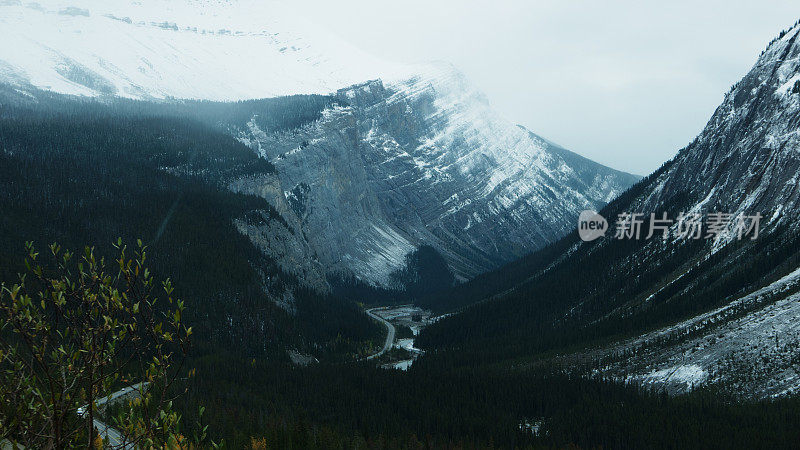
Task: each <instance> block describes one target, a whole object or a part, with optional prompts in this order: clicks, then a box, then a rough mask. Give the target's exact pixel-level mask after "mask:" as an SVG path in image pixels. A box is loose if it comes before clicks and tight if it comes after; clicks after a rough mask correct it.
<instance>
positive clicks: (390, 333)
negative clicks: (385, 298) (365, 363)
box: [365, 307, 395, 359]
mask: <svg viewBox="0 0 800 450" xmlns="http://www.w3.org/2000/svg"><path fill="white" fill-rule="evenodd" d="M380 309H386V308H385V307H380V308H372V309H368V310H367V315H368V316H370V317H372V318H373V319H375V320H377V321H379V322H382V323H383V324H384V325H386V330H387V333H386V342H384V343H383V348H382V349H381V351H379V352H378V353H374V354H372V355H370V356H367V357H366V358H365V359H375V358H379V357H380V356H381V355H383V354H384V353H386V352H388V351H389V350H391V348H392V345H393V344H394V331H395V330H394V325H392V324H391V323H389V321H388V320H386V319H384V318H383V317H381V316H379V315H377V314H375V312H374V311H377V310H380Z"/></svg>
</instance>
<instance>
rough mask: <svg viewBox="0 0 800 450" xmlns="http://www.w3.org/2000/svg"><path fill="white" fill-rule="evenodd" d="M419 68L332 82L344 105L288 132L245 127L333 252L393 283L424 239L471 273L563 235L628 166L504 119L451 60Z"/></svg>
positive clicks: (322, 246)
mask: <svg viewBox="0 0 800 450" xmlns="http://www.w3.org/2000/svg"><path fill="white" fill-rule="evenodd" d="M418 73H419V74H418V75H417V76H415V77H413V78H411V79H408V80H403V81H398V82H393V83H383V82H381V81H379V80H378V81H370V82H367V83H363V84H360V85H355V86H352V87H348V88H345V89H341V90H339V91H338V92H337V94H336V98H337V100H338V101H340V105H346V106H335V107H332V108H330V109H328V110H326V111H324V114H323V118H322V119H321V120H320V121H318V122H316V123H313V124H311V125H309V126H306V127H304V128H302V129H300V130H297V131H296V132H294V133H291V134H286V133H269V132H268V130H266V132H265V130H261V129H259V128H258V127H257V126H255V125H254V124H250V125H251V126H250V127H249V128H248V129H246V130H242V132H241V139H242V140H243V141H244V142H247V143H248V144H249V145H251V146H252V147H253V148H254V149H256V150H258V151H259V152H260V153H261V154H262V155H264V156H265V157H266V158H268V159H269V160H270V161H271V162H272V163H273V164H275V165H276V167H277V168H278V172H279V174H280V177H281V181H282V182H283V185H284V187H285V189H287V192H286V196H287V198H290V199H291V202H292V204H293V205H294V207H295V211H296V212H297V214H298V215H299V216H300V219H301V220H302V221H303V223H304V224H305V227H306V230H307V231H308V236H309V239H310V240H311V241H312V243H313V244H314V245H313V246H314V247H315V248H316V249H317V250H318V254H319V256H320V258H321V260H322V261H324V263H325V264H326V265H328V266H331V267H336V268H342V269H349V270H351V271H353V272H354V273H355V274H356V275H357V276H359V277H361V278H363V279H366V280H370V281H378V282H380V283H382V284H388V282H389V275H390V274H391V273H392V272H393V271H394V270H397V269H399V268H401V267H402V266H403V264H404V257H405V255H406V254H407V253H408V252H410V251H412V250H413V249H414V248H416V247H417V246H419V245H421V244H429V245H433V246H434V247H435V248H437V249H439V251H440V252H441V253H442V254H443V255H444V256H445V259H446V260H448V262H449V263H450V265H451V267H452V268H453V269H454V270H455V272H456V274H457V275H459V276H461V277H463V278H467V277H472V276H475V275H477V274H478V273H481V272H484V271H486V270H489V269H492V268H494V267H497V266H498V265H500V264H501V263H503V262H507V261H510V260H512V259H514V258H516V257H519V256H522V255H523V254H525V253H527V252H530V251H531V250H533V249H536V248H538V247H541V246H543V245H545V244H547V243H548V242H551V241H553V240H555V239H557V238H559V237H560V236H561V235H563V234H564V233H566V232H567V231H568V230H569V229H570V227H571V226H572V224H573V223H574V220H575V218H576V217H577V214H578V212H579V211H581V210H583V209H585V208H598V207H601V206H602V205H604V204H605V203H606V202H607V201H609V200H611V199H612V198H614V197H615V196H617V195H618V194H619V193H621V192H622V191H624V190H625V189H626V188H627V187H628V186H630V185H631V184H632V183H633V182H634V181H635V180H636V179H637V177H635V176H632V175H628V174H625V173H622V172H618V171H615V170H612V169H609V168H607V167H604V166H601V165H599V164H597V163H594V162H591V161H589V160H586V159H584V158H581V157H580V156H578V155H575V154H574V153H571V152H569V151H567V150H564V149H562V148H560V147H557V146H555V145H553V144H550V143H548V142H547V141H545V140H544V139H542V138H540V137H538V136H536V135H535V134H533V133H531V132H529V131H527V130H525V129H524V128H522V127H519V126H516V125H514V124H512V123H510V122H508V121H506V120H505V119H503V118H502V117H500V116H499V115H498V114H497V113H495V112H494V111H493V110H492V109H491V108H490V107H489V105H488V103H487V102H486V100H485V98H484V97H483V96H482V95H481V94H480V93H479V92H477V91H476V90H475V89H474V88H472V87H471V86H470V85H469V83H467V81H466V80H465V79H464V77H463V76H462V75H461V74H460V73H459V72H458V71H456V70H455V69H453V68H452V67H450V66H447V65H439V66H429V67H425V68H420V71H419V72H418Z"/></svg>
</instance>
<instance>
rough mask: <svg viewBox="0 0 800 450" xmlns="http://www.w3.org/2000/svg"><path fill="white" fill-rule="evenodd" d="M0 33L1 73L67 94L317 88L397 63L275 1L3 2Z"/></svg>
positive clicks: (191, 94) (231, 93)
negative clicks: (323, 29) (325, 30)
mask: <svg viewBox="0 0 800 450" xmlns="http://www.w3.org/2000/svg"><path fill="white" fill-rule="evenodd" d="M0 33H1V34H2V41H3V44H2V45H1V46H0V76H2V78H3V79H5V80H8V81H15V82H17V83H19V84H25V83H30V84H33V85H34V86H37V87H40V88H44V89H48V90H53V91H56V92H60V93H66V94H77V95H91V96H97V95H115V96H122V97H130V98H142V99H149V98H154V99H162V98H165V97H174V98H196V99H208V100H222V101H225V100H239V99H249V98H265V97H275V96H280V95H289V94H307V93H318V94H323V93H328V92H332V91H335V90H336V89H339V88H341V87H344V86H347V85H350V84H354V83H358V82H362V81H364V80H368V79H372V78H376V77H378V76H389V75H390V74H391V73H392V71H393V70H399V68H398V67H397V66H393V65H391V64H388V63H385V62H382V61H379V60H377V59H376V58H374V57H371V56H370V55H367V54H365V53H363V52H361V51H360V50H358V49H357V48H355V47H353V46H351V45H349V44H347V43H345V42H344V41H342V40H340V39H338V38H337V37H336V36H334V35H331V34H328V33H322V32H321V31H319V28H318V27H315V26H314V25H313V24H310V23H307V22H305V21H303V20H302V19H301V18H299V17H298V15H297V14H296V13H295V12H294V11H293V10H292V9H291V8H290V7H288V6H286V5H285V4H283V3H280V2H274V1H259V0H232V1H225V0H145V1H132V0H122V1H99V0H68V1H61V0H55V1H39V2H27V1H17V0H3V1H1V2H0Z"/></svg>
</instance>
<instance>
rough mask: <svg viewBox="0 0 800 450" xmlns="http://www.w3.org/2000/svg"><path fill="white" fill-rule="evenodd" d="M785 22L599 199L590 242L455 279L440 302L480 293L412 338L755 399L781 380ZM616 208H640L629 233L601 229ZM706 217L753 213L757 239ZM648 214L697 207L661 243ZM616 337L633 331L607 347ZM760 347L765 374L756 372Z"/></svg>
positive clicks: (795, 106)
mask: <svg viewBox="0 0 800 450" xmlns="http://www.w3.org/2000/svg"><path fill="white" fill-rule="evenodd" d="M798 33H800V27H798V26H797V25H795V26H794V27H792V28H791V29H789V30H788V31H785V32H783V33H781V35H780V37H779V38H777V39H775V40H774V41H773V42H772V43H770V45H769V46H768V48H767V49H766V50H765V51H764V52H763V54H762V55H761V56H760V57H759V59H758V61H757V63H756V64H755V66H754V67H753V68H752V70H751V71H750V72H749V73H748V74H747V75H746V76H745V77H744V78H743V79H742V80H741V81H740V82H739V83H737V84H736V85H735V86H734V87H733V88H732V89H731V91H730V92H729V93H728V94H727V95H726V96H725V100H724V102H723V104H722V105H721V106H720V107H719V108H717V110H716V111H715V113H714V115H713V116H712V118H711V120H710V121H709V122H708V125H707V126H706V128H705V129H704V130H703V132H702V133H701V134H700V135H699V136H698V137H697V139H695V141H694V142H692V143H691V144H690V145H688V146H687V147H686V148H684V149H682V150H681V151H680V152H679V153H678V155H677V156H676V157H675V158H674V159H673V160H671V161H669V162H667V163H665V164H664V166H662V167H661V168H660V169H659V170H658V171H656V172H655V173H653V174H652V175H650V176H648V177H647V178H645V179H644V180H642V181H641V182H640V183H638V184H637V185H635V186H634V187H633V188H631V189H630V190H629V191H627V192H625V193H624V194H622V195H621V196H620V197H619V198H617V199H616V200H614V201H613V202H611V203H610V204H609V205H608V206H607V207H606V208H604V209H602V210H601V212H600V213H601V214H602V215H603V216H604V217H606V218H607V219H608V221H609V223H610V224H611V230H610V231H609V232H608V233H607V234H606V237H605V238H601V239H599V240H597V241H593V242H582V241H581V240H580V239H578V236H577V233H573V234H571V235H570V236H568V237H566V238H565V239H563V240H562V241H561V242H559V243H557V244H554V245H553V246H551V247H549V248H547V249H545V250H543V251H541V252H538V253H534V254H532V255H530V256H528V257H526V258H524V259H522V260H520V261H517V262H515V263H512V264H509V265H508V266H506V267H505V268H504V269H501V270H499V271H497V272H494V273H492V274H487V275H486V276H484V277H481V278H479V279H477V280H476V281H475V282H473V283H470V284H467V285H464V286H461V287H459V288H457V290H456V291H455V292H453V293H450V294H449V295H448V296H447V298H448V299H450V300H449V301H450V303H449V305H450V307H451V308H459V307H461V306H464V305H465V304H467V303H468V302H471V301H480V303H479V304H477V305H475V306H472V307H468V308H466V309H465V310H464V311H463V312H462V313H460V314H457V315H454V316H452V317H450V318H448V319H446V320H443V321H441V322H440V323H438V324H437V325H436V326H434V327H431V328H429V329H428V330H426V332H425V334H424V336H423V337H422V338H421V339H420V342H422V343H424V345H427V346H428V348H429V349H441V350H442V351H444V350H445V349H447V351H448V352H451V353H460V351H462V350H463V351H465V352H467V353H470V352H472V351H473V350H474V352H476V353H477V354H478V355H480V356H476V357H479V358H482V359H490V360H502V359H505V358H517V357H530V356H532V355H537V354H542V353H543V352H549V354H552V352H553V351H557V352H558V353H560V354H562V355H564V354H571V353H573V352H575V351H578V353H577V354H574V356H573V358H572V359H570V361H571V362H572V363H578V362H580V363H586V364H587V365H588V366H590V367H591V366H594V367H597V366H598V365H600V364H601V361H602V364H603V366H604V367H605V366H606V365H609V364H610V366H608V367H613V369H609V371H610V372H611V373H613V374H615V376H621V377H625V376H633V377H635V378H637V379H641V380H643V381H645V382H664V381H666V382H668V384H675V385H677V387H682V388H686V387H690V386H692V385H696V384H698V383H702V382H706V381H721V382H726V381H727V382H730V383H739V384H741V385H742V386H743V389H745V388H746V390H744V391H742V392H744V393H745V394H752V395H757V396H761V395H772V394H776V393H778V394H779V393H785V392H788V390H790V389H792V388H793V387H794V386H795V385H796V383H797V379H798V378H797V374H796V373H795V371H794V368H793V367H794V359H793V357H792V356H791V355H792V354H793V350H791V349H793V348H795V347H796V346H797V343H798V339H800V335H798V333H797V331H796V330H795V329H794V326H793V325H792V323H794V321H795V319H794V318H795V317H796V311H795V309H794V300H793V299H794V297H792V296H791V295H792V294H793V293H794V292H795V290H796V287H795V286H796V284H795V281H794V279H795V277H794V276H792V275H790V274H792V273H793V272H794V271H795V270H796V269H797V268H798V267H800V253H798V251H799V250H800V240H798V238H797V236H798V233H797V229H798V221H797V219H796V217H797V211H798V207H800V205H798V190H797V169H798V167H800V153H799V149H800V137H798V133H797V130H798V124H800V70H799V69H800V62H799V61H798V56H800V42H798ZM625 212H628V213H643V214H644V218H645V221H644V223H643V226H642V229H643V230H644V233H643V235H642V239H639V240H636V239H615V238H614V232H615V230H614V226H615V221H616V220H617V218H618V216H619V214H621V213H625ZM714 212H723V213H730V214H732V216H733V217H734V218H735V217H736V216H738V215H740V214H743V215H747V216H752V215H756V214H761V215H762V216H763V218H762V219H761V222H760V235H759V236H758V238H757V239H755V240H753V239H751V237H752V235H751V236H748V237H746V238H745V239H741V240H740V239H738V233H737V230H736V228H735V226H736V220H731V221H730V223H729V224H728V226H727V227H724V229H723V230H721V232H720V233H710V230H709V227H708V225H709V223H708V221H707V218H708V217H707V216H708V214H710V213H714ZM651 213H656V214H657V216H656V217H658V218H660V217H662V216H661V215H662V214H663V213H666V214H667V217H669V218H672V219H675V218H677V217H679V215H680V214H681V213H700V214H703V215H704V217H705V219H706V221H705V222H704V224H703V229H702V235H703V238H701V239H690V238H687V239H678V238H676V237H675V234H674V231H675V230H676V228H677V226H678V225H677V223H673V224H672V229H671V231H672V232H673V233H672V235H671V237H670V238H669V239H666V240H665V239H661V233H660V232H657V235H656V237H655V238H651V239H649V240H646V239H644V236H645V235H646V234H647V231H648V228H649V226H650V214H651ZM709 234H711V236H710V237H709V238H706V236H708V235H709ZM787 275H788V278H783V277H785V276H787ZM778 280H781V281H779V282H778V283H777V284H773V283H775V282H776V281H778ZM757 290H760V291H758V293H757V294H753V295H750V296H748V294H751V293H753V292H754V291H757ZM443 301H448V300H443ZM430 303H431V304H436V303H437V299H431V300H430ZM720 308H721V309H720ZM776 308H778V309H776ZM787 308H789V309H787ZM704 313H706V315H702V316H701V314H704ZM683 320H689V322H685V323H684V324H683V325H678V326H676V327H674V328H664V329H662V330H661V331H659V332H658V333H656V334H654V335H647V336H646V337H644V338H640V339H639V338H636V336H638V335H640V334H642V333H644V332H647V331H650V330H656V329H659V328H660V327H665V326H670V325H672V324H675V323H677V322H680V321H683ZM754 323H761V326H760V327H759V328H758V329H754V328H752V324H754ZM625 337H630V338H631V339H633V340H632V341H628V342H626V343H625V344H619V345H617V344H610V342H614V341H616V340H618V339H620V338H625ZM689 339H690V340H691V344H690V345H686V343H687V342H689V341H687V340H689ZM655 347H659V348H663V347H666V348H667V350H663V349H662V350H658V351H656V350H655V349H654V348H655ZM710 347H713V349H712V350H708V349H709V348H710ZM589 348H597V349H596V350H592V351H587V350H588V349H589ZM703 349H706V351H705V352H704V353H702V352H701V353H698V354H697V355H695V356H691V355H693V354H695V353H696V352H698V351H699V350H703ZM618 358H626V360H625V361H624V362H619V361H617V359H618ZM760 358H767V359H769V361H770V369H768V370H761V369H759V368H758V367H757V365H756V364H755V361H756V360H760ZM615 361H616V362H615ZM608 367H607V368H608Z"/></svg>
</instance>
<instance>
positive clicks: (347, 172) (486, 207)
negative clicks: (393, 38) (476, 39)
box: [0, 0, 638, 290]
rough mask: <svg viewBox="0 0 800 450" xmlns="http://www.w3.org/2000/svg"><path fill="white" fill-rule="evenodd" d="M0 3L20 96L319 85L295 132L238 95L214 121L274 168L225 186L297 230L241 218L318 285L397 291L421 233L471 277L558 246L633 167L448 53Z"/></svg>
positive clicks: (283, 25)
mask: <svg viewBox="0 0 800 450" xmlns="http://www.w3.org/2000/svg"><path fill="white" fill-rule="evenodd" d="M0 9H1V11H2V14H0V27H1V29H2V31H0V33H2V36H3V38H4V42H5V43H4V45H3V46H2V48H0V79H2V81H3V82H5V83H6V84H8V85H10V86H13V88H14V89H17V90H18V91H21V92H28V91H33V90H35V89H44V90H49V91H54V92H57V93H62V94H69V95H76V96H88V97H94V98H97V99H98V100H100V101H103V102H107V101H109V100H110V99H114V98H130V99H137V100H145V101H155V102H160V103H164V102H167V103H170V102H177V103H180V102H182V101H184V100H186V99H201V100H215V101H231V100H242V99H256V98H262V97H275V96H283V95H290V94H324V95H326V96H328V97H329V99H330V101H329V102H328V103H327V104H326V106H325V107H324V108H323V110H321V111H320V112H319V118H318V119H317V120H314V121H312V122H310V123H307V124H304V125H303V126H301V127H298V128H294V129H291V130H290V131H288V132H287V131H286V130H285V129H282V128H281V129H277V128H270V127H269V125H268V124H267V125H264V124H263V123H261V122H260V121H259V118H258V111H255V110H251V109H247V108H246V107H241V108H240V109H239V110H238V111H239V112H240V113H241V112H242V111H245V112H247V113H248V114H251V115H250V116H242V114H239V113H237V114H236V119H233V118H231V117H230V116H220V117H218V118H216V120H215V122H216V125H218V126H220V127H222V128H223V129H224V130H225V131H226V132H228V133H229V134H231V135H232V136H234V137H235V138H236V139H239V140H240V141H241V142H244V143H246V144H247V145H249V146H250V147H251V148H252V149H253V150H254V151H257V152H258V153H259V154H260V155H261V156H263V157H264V158H266V159H268V160H269V161H270V162H271V163H273V164H274V165H275V166H276V167H277V169H278V170H277V175H272V174H270V175H266V176H263V177H260V178H259V177H253V178H252V179H250V180H236V181H235V182H234V181H232V182H231V186H230V187H231V189H234V190H236V191H237V192H247V193H252V194H256V195H261V196H263V197H264V198H266V199H267V200H268V201H269V202H270V203H271V204H272V205H273V206H274V207H275V208H276V209H277V210H278V211H280V213H281V214H282V215H283V216H284V219H285V220H286V222H287V223H288V224H291V226H292V227H293V229H295V230H296V231H298V233H296V234H294V235H292V236H293V237H292V238H290V240H291V241H293V243H292V244H290V245H289V244H287V243H286V242H287V241H286V240H285V239H284V240H280V242H278V241H276V240H275V239H274V238H271V237H270V233H273V232H274V230H271V229H270V227H268V226H255V225H251V226H247V225H243V224H241V223H240V224H239V229H240V231H241V232H242V233H244V234H246V235H247V236H248V237H250V238H251V240H252V241H253V242H254V243H255V244H256V245H257V246H258V247H259V248H261V249H262V250H263V251H264V252H266V253H267V254H271V255H273V256H275V257H277V258H278V259H279V260H281V261H282V262H283V265H284V267H285V268H286V270H289V271H294V272H296V273H297V274H299V275H301V278H302V279H304V280H306V281H307V282H308V283H309V285H310V286H313V287H315V288H318V289H322V290H326V289H328V285H327V281H326V280H327V279H328V278H330V277H332V276H333V277H340V276H341V277H355V278H356V279H359V280H362V281H364V282H366V283H368V284H375V285H380V286H385V287H398V286H399V285H398V283H397V281H396V279H395V277H394V274H395V273H396V272H397V271H399V270H402V269H403V267H404V266H405V262H406V255H408V254H409V253H410V252H412V251H414V249H416V248H419V247H420V246H422V245H430V246H432V247H433V248H435V249H436V250H437V251H438V252H439V253H440V254H441V255H442V256H444V259H445V261H446V262H447V264H448V266H449V268H450V270H451V271H452V272H454V274H455V275H456V277H457V279H460V280H462V281H463V280H466V279H469V278H471V277H474V276H475V275H478V274H480V273H482V272H485V271H487V270H490V269H494V268H497V267H499V266H500V265H501V264H503V263H506V262H509V261H512V260H513V259H515V258H518V257H520V256H523V255H525V254H527V253H528V252H530V251H533V250H536V249H538V248H541V247H542V246H544V245H546V244H548V243H550V242H553V241H554V240H556V239H558V238H559V237H561V236H563V235H564V234H565V233H566V232H567V231H569V229H570V227H571V226H572V225H573V223H574V222H575V220H576V218H577V216H578V213H579V212H580V211H581V210H583V209H587V208H589V209H597V208H600V207H602V206H603V205H604V204H605V203H606V202H608V201H609V200H611V199H613V198H614V197H616V196H617V195H619V194H620V193H621V192H623V191H624V190H625V189H627V188H628V187H629V186H630V185H632V184H633V183H634V182H635V181H636V180H637V179H638V177H636V176H633V175H630V174H626V173H623V172H619V171H615V170H612V169H609V168H607V167H604V166H602V165H600V164H597V163H594V162H592V161H590V160H588V159H585V158H582V157H579V156H578V155H575V154H574V153H571V152H569V151H567V150H565V149H562V148H560V147H558V146H556V145H553V144H551V143H549V142H548V141H546V140H545V139H543V138H541V137H539V136H537V135H535V134H533V133H530V132H528V131H527V130H525V129H522V128H521V127H518V126H516V125H514V124H513V123H511V122H509V121H507V120H505V119H504V118H502V117H501V116H500V115H499V114H497V113H496V112H495V111H494V110H492V108H491V107H490V106H489V104H488V102H487V101H486V99H485V98H484V97H483V95H482V94H481V93H480V92H478V91H476V90H475V89H474V88H473V87H472V86H470V84H469V83H468V82H467V81H466V80H465V78H464V77H463V75H461V74H460V73H459V72H458V71H457V70H455V69H454V68H452V67H450V66H448V65H445V64H428V65H411V66H400V65H396V64H391V63H386V62H383V61H380V60H377V59H376V58H374V57H371V56H368V55H365V54H363V53H362V52H360V51H358V50H357V49H354V48H353V47H352V46H350V45H348V44H346V43H344V42H342V41H341V40H339V39H337V38H335V37H334V36H331V35H329V34H328V33H326V32H324V31H322V30H321V29H319V28H318V27H314V26H311V25H310V24H307V23H304V22H303V21H302V20H301V19H299V18H297V17H296V14H295V13H293V12H292V11H291V10H290V9H289V8H288V7H286V6H284V5H281V4H278V3H271V2H247V1H243V2H222V1H219V2H214V1H178V2H175V1H169V2H167V1H160V0H148V1H146V2H114V3H109V2H88V1H84V2H81V1H71V2H70V1H66V2H48V3H47V4H45V3H41V4H35V3H25V4H23V3H22V2H15V1H12V2H8V1H7V2H4V3H3V4H2V5H0ZM287 105H288V104H287ZM291 107H292V106H287V108H291ZM294 107H297V106H296V105H295V106H294ZM285 113H286V114H287V115H292V114H296V113H298V111H288V110H287V111H286V112H285ZM212 121H214V120H213V119H212ZM287 239H289V238H287Z"/></svg>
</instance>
